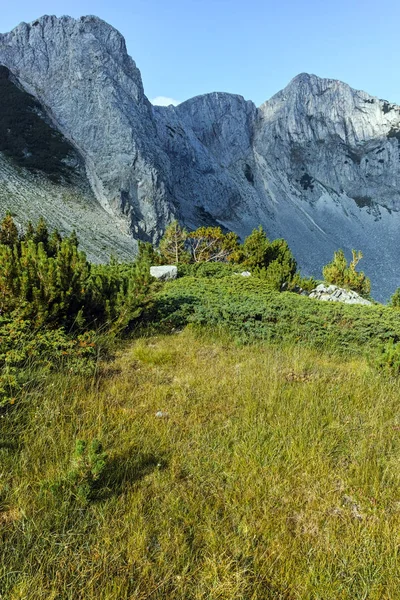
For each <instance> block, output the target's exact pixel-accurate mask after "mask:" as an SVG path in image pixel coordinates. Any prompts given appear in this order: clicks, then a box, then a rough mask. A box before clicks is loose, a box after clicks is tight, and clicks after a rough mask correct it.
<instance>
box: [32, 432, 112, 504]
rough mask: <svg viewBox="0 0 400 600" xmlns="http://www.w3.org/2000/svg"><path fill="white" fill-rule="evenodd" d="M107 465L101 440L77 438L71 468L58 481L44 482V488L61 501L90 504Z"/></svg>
mask: <svg viewBox="0 0 400 600" xmlns="http://www.w3.org/2000/svg"><path fill="white" fill-rule="evenodd" d="M106 465H107V454H106V453H105V452H104V451H103V446H102V444H101V442H100V441H99V440H97V439H95V440H93V441H92V442H90V443H88V442H87V441H86V440H76V443H75V450H74V454H73V457H72V461H71V467H70V470H69V471H68V472H67V473H66V474H65V476H64V477H62V478H60V479H57V480H56V481H46V482H44V483H43V484H42V489H43V490H49V491H50V492H51V493H52V494H53V495H54V496H55V497H56V498H58V499H59V500H60V501H68V500H73V501H77V502H78V503H79V504H82V505H85V504H88V503H89V502H90V501H91V500H93V499H94V498H95V494H96V491H97V489H98V487H99V485H100V480H101V476H102V474H103V472H104V469H105V468H106Z"/></svg>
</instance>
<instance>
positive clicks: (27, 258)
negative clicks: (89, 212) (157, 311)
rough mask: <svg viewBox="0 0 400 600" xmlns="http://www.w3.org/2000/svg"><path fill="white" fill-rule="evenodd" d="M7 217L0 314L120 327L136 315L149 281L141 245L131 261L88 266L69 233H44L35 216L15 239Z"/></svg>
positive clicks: (37, 321) (1, 233)
mask: <svg viewBox="0 0 400 600" xmlns="http://www.w3.org/2000/svg"><path fill="white" fill-rule="evenodd" d="M10 219H11V217H10V216H9V215H7V217H6V218H5V219H4V221H3V223H2V226H1V228H0V241H1V239H3V240H5V241H6V242H7V243H1V242H0V263H1V265H2V269H1V271H0V314H3V315H5V314H10V313H11V312H13V311H15V310H17V311H18V314H19V316H20V317H22V318H26V319H28V320H30V322H31V325H32V326H34V327H37V328H39V327H41V326H43V325H51V326H65V327H68V328H74V329H76V328H82V327H83V326H90V327H93V326H96V327H97V326H99V325H102V324H107V325H110V324H111V323H114V324H115V326H116V327H117V328H123V327H126V326H127V325H129V323H130V321H131V320H134V319H136V318H137V317H138V316H140V314H141V312H142V309H143V306H144V305H145V304H146V302H147V301H148V296H149V293H150V287H151V282H152V278H151V276H150V273H149V266H150V265H149V262H148V260H147V259H148V252H144V251H143V250H142V256H141V258H140V260H138V261H137V262H136V263H131V264H119V263H118V261H116V260H111V261H110V263H109V264H108V265H100V266H97V265H91V264H90V263H89V262H88V261H87V259H86V256H85V254H84V253H83V252H79V250H78V240H77V237H76V234H75V233H72V234H71V235H70V236H69V237H67V238H64V239H62V238H61V236H60V234H59V233H58V232H57V231H56V232H53V234H52V235H51V236H49V234H48V230H47V226H46V223H45V222H44V221H43V220H40V221H39V223H38V225H37V227H36V229H35V228H32V227H31V228H30V229H29V230H28V232H27V233H26V234H21V235H20V236H18V238H16V237H15V231H14V229H13V228H12V225H13V223H12V219H11V220H10ZM7 232H10V233H7ZM10 240H12V243H9V242H10Z"/></svg>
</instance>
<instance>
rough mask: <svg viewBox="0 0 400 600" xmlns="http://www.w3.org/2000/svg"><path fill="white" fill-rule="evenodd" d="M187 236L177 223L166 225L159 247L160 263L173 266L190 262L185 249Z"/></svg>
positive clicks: (188, 254)
mask: <svg viewBox="0 0 400 600" xmlns="http://www.w3.org/2000/svg"><path fill="white" fill-rule="evenodd" d="M188 235H189V234H188V232H187V231H186V229H184V228H183V227H181V226H180V225H179V223H178V221H172V223H171V224H170V225H168V227H167V228H166V230H165V233H164V235H163V237H162V239H161V241H160V246H159V251H160V255H161V260H162V262H164V263H167V264H174V265H177V264H179V263H188V262H190V258H191V257H190V253H189V252H188V251H187V249H186V241H187V238H188Z"/></svg>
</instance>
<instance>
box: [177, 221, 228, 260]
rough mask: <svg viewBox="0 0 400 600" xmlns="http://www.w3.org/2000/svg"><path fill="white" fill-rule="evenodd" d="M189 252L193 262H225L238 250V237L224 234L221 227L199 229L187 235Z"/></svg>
mask: <svg viewBox="0 0 400 600" xmlns="http://www.w3.org/2000/svg"><path fill="white" fill-rule="evenodd" d="M188 242H189V247H190V252H191V255H192V259H193V261H194V262H196V263H197V262H227V261H228V260H231V259H232V258H233V257H234V256H235V255H236V254H237V252H238V250H239V242H238V236H237V235H236V233H233V232H229V233H227V234H224V233H223V232H222V229H221V227H199V228H198V229H196V231H192V232H191V233H189V235H188Z"/></svg>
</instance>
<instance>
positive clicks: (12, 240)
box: [0, 212, 19, 248]
mask: <svg viewBox="0 0 400 600" xmlns="http://www.w3.org/2000/svg"><path fill="white" fill-rule="evenodd" d="M18 239H19V236H18V229H17V226H16V225H15V223H14V219H13V218H12V216H11V213H10V212H7V214H6V216H5V217H4V219H3V221H2V222H1V224H0V244H3V245H4V246H9V247H10V248H12V247H13V246H14V245H15V244H17V243H18Z"/></svg>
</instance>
